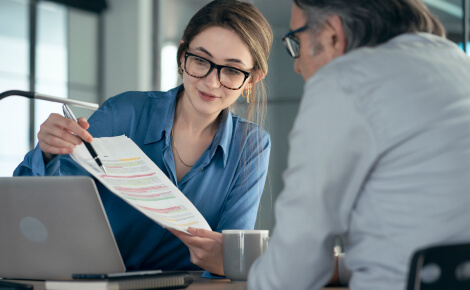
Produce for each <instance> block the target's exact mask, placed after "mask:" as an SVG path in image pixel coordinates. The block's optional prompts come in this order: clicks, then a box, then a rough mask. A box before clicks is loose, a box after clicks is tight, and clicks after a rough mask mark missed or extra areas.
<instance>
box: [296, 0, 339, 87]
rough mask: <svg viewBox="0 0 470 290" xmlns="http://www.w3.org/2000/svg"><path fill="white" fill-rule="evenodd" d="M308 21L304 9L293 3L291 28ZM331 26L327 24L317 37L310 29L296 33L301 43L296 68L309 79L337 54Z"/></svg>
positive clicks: (304, 77)
mask: <svg viewBox="0 0 470 290" xmlns="http://www.w3.org/2000/svg"><path fill="white" fill-rule="evenodd" d="M306 23H307V19H306V18H305V15H304V13H303V11H302V10H301V9H300V8H299V7H298V6H297V5H295V4H292V13H291V21H290V29H291V31H294V30H296V29H298V28H300V27H302V26H304V25H305V24H306ZM332 33H334V31H332V28H331V26H329V25H327V24H325V25H324V28H323V29H322V30H321V31H320V32H319V33H318V34H317V36H316V37H315V38H313V36H311V35H310V31H309V30H304V31H302V32H298V33H296V35H295V36H296V37H297V38H298V40H299V43H300V55H299V57H298V58H296V59H295V64H294V70H295V72H296V73H298V74H300V75H302V77H303V79H304V80H305V81H307V80H308V79H309V78H310V77H311V76H313V75H314V74H315V73H316V72H317V71H318V70H319V69H320V68H321V67H322V66H324V65H325V64H327V63H329V62H330V61H332V60H333V59H334V58H336V57H337V56H339V55H337V51H336V50H335V48H334V41H333V40H332Z"/></svg>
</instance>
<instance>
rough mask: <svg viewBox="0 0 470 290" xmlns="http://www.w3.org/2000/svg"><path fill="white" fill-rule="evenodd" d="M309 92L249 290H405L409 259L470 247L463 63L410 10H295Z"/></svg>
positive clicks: (358, 4) (405, 0)
mask: <svg viewBox="0 0 470 290" xmlns="http://www.w3.org/2000/svg"><path fill="white" fill-rule="evenodd" d="M290 29H291V32H290V33H289V34H288V35H286V37H285V38H284V41H285V44H286V46H287V48H288V50H289V53H290V54H291V56H293V57H294V58H296V60H295V71H296V72H297V73H299V74H301V75H302V76H303V78H304V79H305V81H306V84H305V88H304V96H303V98H302V102H301V104H300V109H299V113H298V116H297V119H296V121H295V124H294V127H293V129H292V132H291V134H290V135H289V140H290V154H289V161H288V169H287V170H286V172H285V174H284V181H285V188H284V190H283V192H282V193H281V195H280V196H279V199H278V201H277V203H276V208H275V216H276V227H275V229H274V232H273V236H272V237H271V239H270V245H269V248H268V250H267V251H266V253H265V254H264V255H263V256H262V257H261V258H260V259H258V260H257V261H256V262H255V263H254V264H253V266H252V268H251V271H250V274H249V277H248V289H256V290H260V289H296V290H298V289H321V287H322V286H323V285H325V284H326V282H327V281H328V280H329V278H330V277H331V276H332V273H333V268H334V259H333V255H332V248H333V245H334V239H335V237H336V236H338V235H342V236H344V238H345V240H346V244H345V252H346V256H345V263H346V266H347V267H348V268H349V269H350V270H351V271H352V278H351V280H350V283H349V287H350V289H353V290H354V289H361V290H364V289H365V290H367V289H371V290H378V289H394V290H396V289H404V288H405V284H406V282H405V281H406V277H407V272H408V265H409V260H410V258H411V255H412V253H413V251H414V250H416V249H418V248H421V247H425V246H429V245H432V244H439V243H457V242H464V241H469V242H470V210H469V209H470V84H469V81H468V80H469V79H470V60H469V58H468V57H467V56H466V55H465V54H464V53H463V52H462V51H460V49H459V48H458V47H457V46H456V45H455V44H453V43H451V42H450V41H447V40H446V39H445V38H444V37H443V35H444V32H443V28H442V26H441V24H440V23H439V22H438V21H437V19H436V18H435V17H434V16H432V15H431V14H430V13H429V11H428V10H427V8H426V7H425V6H424V5H423V3H422V2H421V1H418V0H360V1H359V0H328V1H324V0H294V4H293V6H292V14H291V22H290Z"/></svg>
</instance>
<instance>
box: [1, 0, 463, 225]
mask: <svg viewBox="0 0 470 290" xmlns="http://www.w3.org/2000/svg"><path fill="white" fill-rule="evenodd" d="M467 1H468V0H450V1H445V0H424V3H425V4H426V5H427V6H428V7H429V9H430V10H431V11H432V12H433V13H434V14H435V15H437V17H438V18H439V19H440V20H441V21H442V22H443V24H444V26H445V28H446V30H447V37H448V38H449V39H451V40H452V41H454V42H455V43H457V44H458V45H460V46H461V47H462V49H465V48H464V45H463V44H464V43H467V42H468V29H466V28H465V27H466V26H467V23H468V16H467V15H468V3H467ZM208 2H209V1H208V0H41V1H40V0H0V92H3V91H7V90H13V89H16V90H27V91H36V92H38V93H42V94H47V95H52V96H58V97H63V98H70V99H76V100H82V101H87V102H93V103H99V104H102V103H103V102H104V101H105V100H106V99H107V98H109V97H111V96H114V95H116V94H118V93H121V92H124V91H130V90H141V91H148V90H168V89H170V88H172V87H174V86H176V85H177V84H178V83H179V79H178V75H177V64H176V50H177V45H178V43H179V40H180V38H181V36H182V33H183V29H184V27H185V26H186V24H187V23H188V21H189V19H190V18H191V17H192V15H193V14H194V13H195V12H196V11H197V10H199V9H200V8H201V7H202V6H204V5H205V4H207V3H208ZM250 2H252V3H254V4H255V5H256V6H258V8H259V9H260V10H261V12H262V13H263V14H264V15H265V16H266V18H267V20H268V21H269V22H270V23H271V25H272V28H273V31H274V43H273V48H272V53H271V57H270V61H269V73H268V75H267V77H266V79H265V83H266V86H267V91H268V114H267V120H266V123H265V128H266V130H267V131H268V132H269V133H270V135H271V139H272V150H271V160H270V166H269V175H268V180H267V183H266V187H265V190H264V193H263V196H262V202H261V206H260V211H259V215H258V220H257V223H256V227H257V228H261V229H269V230H271V229H272V227H273V225H274V218H273V205H274V202H275V199H276V197H277V196H278V195H279V193H280V192H281V191H282V188H283V180H282V173H283V171H284V169H285V168H286V164H287V152H288V139H289V131H290V129H291V127H292V124H293V122H294V119H295V115H296V113H297V109H298V106H299V101H300V98H301V96H302V91H303V80H302V79H301V77H300V76H298V75H296V74H295V73H294V71H293V63H294V62H293V59H292V58H290V56H288V54H287V53H286V51H285V48H284V47H283V44H282V41H281V38H282V36H283V35H284V34H285V33H287V32H288V31H289V19H290V9H291V3H292V1H289V0H252V1H250ZM465 31H467V33H465ZM72 110H73V111H74V112H75V115H76V116H77V117H79V116H83V117H89V116H90V115H91V114H92V111H90V110H86V109H81V108H77V107H72ZM52 112H57V113H61V107H60V104H55V103H50V102H45V101H30V100H28V99H25V98H21V97H8V98H6V99H3V100H1V101H0V136H1V137H0V176H11V175H12V173H13V170H14V169H15V168H16V166H17V165H18V164H19V163H20V162H21V161H22V160H23V157H24V155H25V154H26V153H27V152H28V151H29V150H30V149H32V148H33V147H34V146H35V144H36V143H37V137H36V134H37V132H38V130H39V126H40V124H41V123H42V122H44V120H45V119H46V118H47V117H48V116H49V114H50V113H52ZM325 125H326V124H325ZM306 150H308V148H306Z"/></svg>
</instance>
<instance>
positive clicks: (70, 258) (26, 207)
mask: <svg viewBox="0 0 470 290" xmlns="http://www.w3.org/2000/svg"><path fill="white" fill-rule="evenodd" d="M124 271H125V267H124V263H123V262H122V258H121V255H120V253H119V249H118V247H117V244H116V241H115V239H114V236H113V233H112V230H111V228H110V225H109V222H108V219H107V217H106V213H105V211H104V208H103V205H102V203H101V199H100V197H99V195H98V191H97V189H96V186H95V183H94V181H93V179H91V178H90V177H85V176H74V177H72V176H70V177H0V277H2V278H21V279H41V280H42V279H44V280H46V279H71V278H72V274H79V273H115V272H124Z"/></svg>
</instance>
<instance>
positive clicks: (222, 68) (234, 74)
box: [184, 52, 251, 90]
mask: <svg viewBox="0 0 470 290" xmlns="http://www.w3.org/2000/svg"><path fill="white" fill-rule="evenodd" d="M214 68H216V69H217V77H218V78H219V82H220V84H221V85H222V86H224V87H225V88H227V89H230V90H238V89H240V88H241V87H242V86H243V84H244V83H245V81H246V79H247V78H248V77H249V76H250V74H251V72H246V71H242V70H241V69H238V68H234V67H231V66H226V65H218V64H215V63H213V62H212V61H210V60H208V59H205V58H203V57H201V56H198V55H195V54H192V53H190V52H185V53H184V71H185V72H186V73H187V74H188V75H190V76H192V77H195V78H199V79H201V78H204V77H206V76H207V75H208V74H209V73H210V72H211V71H212V70H213V69H214Z"/></svg>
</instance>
